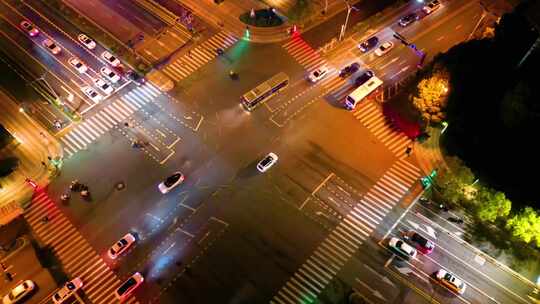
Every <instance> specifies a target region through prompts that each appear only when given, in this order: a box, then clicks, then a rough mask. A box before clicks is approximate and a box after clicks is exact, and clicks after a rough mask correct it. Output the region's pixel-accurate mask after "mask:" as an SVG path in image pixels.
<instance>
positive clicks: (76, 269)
mask: <svg viewBox="0 0 540 304" xmlns="http://www.w3.org/2000/svg"><path fill="white" fill-rule="evenodd" d="M45 216H47V217H48V221H46V222H45V221H43V218H44V217H45ZM24 217H25V219H26V221H27V222H28V224H29V225H30V228H31V229H32V231H33V232H34V235H35V237H36V238H37V239H39V240H40V241H41V242H42V243H43V244H45V246H49V247H50V248H51V249H52V250H53V251H54V253H55V255H56V256H57V258H58V259H59V260H60V262H61V264H62V267H63V270H64V271H65V272H66V273H67V275H68V276H69V278H75V277H79V278H81V280H82V281H83V291H84V295H85V296H86V297H87V298H88V299H89V300H90V301H89V303H92V304H110V303H117V300H116V299H115V296H114V291H115V290H116V289H117V288H118V287H119V286H120V284H121V283H122V282H121V281H120V280H119V279H118V278H117V277H116V275H115V274H114V272H113V271H112V270H111V269H110V268H109V266H107V264H106V263H105V262H104V261H103V259H102V258H101V256H100V254H98V253H97V252H96V251H95V250H94V249H93V248H92V247H91V246H90V244H88V242H87V241H86V240H85V239H84V237H83V236H82V235H81V234H80V233H79V232H78V231H77V228H75V227H74V226H73V225H72V224H71V222H70V221H69V220H68V219H67V218H66V217H65V216H64V215H63V214H62V212H61V211H60V209H58V207H57V206H56V204H55V203H54V202H53V201H52V200H51V199H50V197H48V195H47V193H46V192H44V191H42V192H40V193H39V194H37V195H36V196H35V197H34V198H33V199H32V203H31V205H30V207H29V208H28V209H27V210H26V212H25V214H24ZM87 303H88V302H87ZM124 303H129V304H133V303H138V302H137V300H136V299H135V298H134V297H130V298H129V299H128V300H127V301H125V302H124Z"/></svg>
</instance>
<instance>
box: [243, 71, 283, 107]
mask: <svg viewBox="0 0 540 304" xmlns="http://www.w3.org/2000/svg"><path fill="white" fill-rule="evenodd" d="M288 85H289V76H287V74H285V73H283V72H280V73H278V74H277V75H275V76H274V77H272V78H270V79H268V80H267V81H265V82H263V83H261V84H260V85H258V86H257V87H256V88H255V89H253V90H251V91H249V92H247V93H246V94H244V95H243V96H242V98H241V100H242V105H243V106H244V108H245V109H246V110H247V111H252V110H253V109H255V108H256V107H257V106H259V105H261V104H262V103H263V102H265V101H266V100H267V99H269V98H270V97H272V96H274V94H277V93H278V92H279V91H281V90H283V89H285V88H286V87H287V86H288Z"/></svg>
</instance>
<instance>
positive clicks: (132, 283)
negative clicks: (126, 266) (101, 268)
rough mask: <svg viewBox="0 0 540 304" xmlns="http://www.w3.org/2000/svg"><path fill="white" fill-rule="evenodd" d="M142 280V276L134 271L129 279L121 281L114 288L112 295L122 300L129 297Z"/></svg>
mask: <svg viewBox="0 0 540 304" xmlns="http://www.w3.org/2000/svg"><path fill="white" fill-rule="evenodd" d="M143 281H144V278H143V276H142V275H141V274H140V273H138V272H135V273H134V274H133V275H132V276H131V277H130V278H129V279H127V280H126V281H125V282H124V283H122V285H120V287H118V289H116V291H115V292H114V295H115V296H116V298H117V299H118V300H120V301H123V300H125V299H126V298H127V297H129V295H130V294H131V293H132V292H133V290H135V289H136V288H137V287H139V285H141V284H142V282H143Z"/></svg>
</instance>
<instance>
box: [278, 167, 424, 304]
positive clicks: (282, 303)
mask: <svg viewBox="0 0 540 304" xmlns="http://www.w3.org/2000/svg"><path fill="white" fill-rule="evenodd" d="M420 176H421V171H420V169H418V168H416V167H415V166H413V165H412V164H410V163H409V162H407V161H406V160H398V161H397V162H395V163H394V165H393V166H392V167H391V168H390V169H389V170H388V171H387V172H386V173H385V174H384V175H383V176H382V177H381V178H380V179H379V180H378V181H377V183H376V184H375V185H373V186H372V187H371V188H370V190H369V191H368V192H367V193H366V194H365V195H363V196H362V198H361V199H360V200H359V201H358V202H357V203H356V204H355V206H354V207H353V208H352V209H351V210H350V211H349V212H348V214H346V215H345V216H344V217H343V219H342V220H341V221H340V222H339V224H338V225H337V226H336V227H335V228H334V229H333V230H332V231H331V232H330V233H329V235H328V237H327V238H326V239H325V240H323V242H322V243H321V244H320V245H319V246H318V247H317V248H316V249H315V251H314V252H313V254H312V255H311V256H310V257H309V258H308V259H307V260H306V262H305V263H304V264H302V265H301V266H300V268H299V269H298V270H297V271H296V272H295V273H294V275H293V276H292V277H291V278H289V280H288V281H287V282H286V283H285V285H284V286H283V287H282V288H281V289H280V290H279V291H278V293H277V294H276V295H275V296H274V297H273V298H272V300H271V301H270V303H272V304H287V303H290V304H294V303H316V302H317V301H316V299H317V297H318V296H319V295H320V294H321V292H322V291H323V290H324V288H325V287H326V286H327V285H328V284H329V283H330V281H331V280H332V279H333V278H334V277H335V276H336V275H337V273H338V272H339V271H340V270H341V269H342V268H343V266H344V265H345V264H346V263H347V262H348V261H349V259H350V258H351V257H352V256H353V254H354V253H355V252H356V251H357V250H358V248H359V247H360V246H361V245H362V244H363V242H364V241H365V240H366V239H367V238H369V236H370V234H371V232H372V231H373V230H374V229H375V228H376V227H377V225H378V224H380V222H382V220H383V218H384V217H385V215H386V214H387V213H388V212H390V210H391V209H392V208H393V207H394V205H395V204H396V203H398V202H399V201H400V200H401V198H402V197H403V196H404V195H405V193H406V192H407V190H408V189H409V188H410V187H411V186H412V185H413V184H414V183H415V182H416V181H417V180H418V178H419V177H420ZM348 190H351V189H348Z"/></svg>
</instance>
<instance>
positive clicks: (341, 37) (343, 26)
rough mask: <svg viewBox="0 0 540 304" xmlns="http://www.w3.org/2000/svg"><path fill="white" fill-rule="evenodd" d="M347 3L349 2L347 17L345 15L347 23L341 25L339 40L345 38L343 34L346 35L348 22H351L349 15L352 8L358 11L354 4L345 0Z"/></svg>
mask: <svg viewBox="0 0 540 304" xmlns="http://www.w3.org/2000/svg"><path fill="white" fill-rule="evenodd" d="M343 1H344V2H345V4H347V17H345V23H344V24H343V25H342V26H341V32H340V33H339V40H340V41H341V40H342V39H343V36H345V31H346V30H347V24H348V23H349V15H350V14H351V10H353V9H354V10H355V11H358V9H357V8H356V7H354V6H352V5H350V4H349V1H347V0H343Z"/></svg>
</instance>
